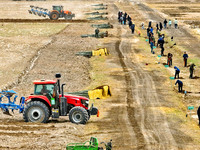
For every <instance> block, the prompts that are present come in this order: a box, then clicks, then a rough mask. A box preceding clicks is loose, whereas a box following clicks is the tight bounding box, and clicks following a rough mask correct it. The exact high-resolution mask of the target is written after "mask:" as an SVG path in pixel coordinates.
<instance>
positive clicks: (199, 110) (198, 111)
mask: <svg viewBox="0 0 200 150" xmlns="http://www.w3.org/2000/svg"><path fill="white" fill-rule="evenodd" d="M197 115H198V118H199V127H200V106H199V108H198V109H197Z"/></svg>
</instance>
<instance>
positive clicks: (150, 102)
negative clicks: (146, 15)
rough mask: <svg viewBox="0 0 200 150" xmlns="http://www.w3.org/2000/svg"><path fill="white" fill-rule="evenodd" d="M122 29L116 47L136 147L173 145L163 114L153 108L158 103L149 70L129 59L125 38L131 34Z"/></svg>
mask: <svg viewBox="0 0 200 150" xmlns="http://www.w3.org/2000/svg"><path fill="white" fill-rule="evenodd" d="M121 30H122V29H120V28H118V32H119V33H120V32H122V31H121ZM123 32H125V34H123V35H121V37H119V41H118V42H117V43H116V50H117V52H118V55H119V58H120V63H121V65H122V67H123V70H124V72H125V73H126V75H125V78H126V83H127V90H126V91H127V104H128V107H127V111H128V117H129V121H130V122H131V126H132V128H133V130H134V133H135V134H136V135H135V136H136V139H137V143H136V144H137V149H152V148H153V149H154V148H156V149H171V148H173V149H176V147H177V144H176V142H175V140H174V138H173V136H172V134H171V131H170V129H169V126H168V123H167V120H166V117H165V116H164V115H163V114H162V113H161V112H157V111H156V110H155V108H154V107H157V106H160V103H159V100H158V96H157V91H156V88H155V83H154V81H153V79H152V77H151V76H150V75H149V73H148V72H145V71H144V70H143V69H142V67H141V66H140V64H139V63H138V60H134V61H135V62H134V63H132V59H131V57H130V56H131V53H132V51H131V41H130V40H128V39H130V38H131V36H130V35H127V33H126V32H127V31H126V30H125V29H124V30H123ZM134 58H136V57H134ZM130 70H132V71H130ZM142 87H143V88H142ZM150 89H151V91H150ZM135 103H136V104H135Z"/></svg>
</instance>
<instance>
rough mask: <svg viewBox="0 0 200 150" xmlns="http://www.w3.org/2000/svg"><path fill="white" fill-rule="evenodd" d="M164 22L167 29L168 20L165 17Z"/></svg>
mask: <svg viewBox="0 0 200 150" xmlns="http://www.w3.org/2000/svg"><path fill="white" fill-rule="evenodd" d="M163 23H164V28H165V29H166V28H167V20H166V19H165V20H164V22H163Z"/></svg>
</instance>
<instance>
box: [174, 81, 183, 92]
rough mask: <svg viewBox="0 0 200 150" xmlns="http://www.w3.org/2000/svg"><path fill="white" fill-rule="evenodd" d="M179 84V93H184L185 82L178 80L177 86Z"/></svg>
mask: <svg viewBox="0 0 200 150" xmlns="http://www.w3.org/2000/svg"><path fill="white" fill-rule="evenodd" d="M177 83H178V91H179V92H182V91H183V82H182V81H180V80H177V81H176V83H175V85H176V84H177Z"/></svg>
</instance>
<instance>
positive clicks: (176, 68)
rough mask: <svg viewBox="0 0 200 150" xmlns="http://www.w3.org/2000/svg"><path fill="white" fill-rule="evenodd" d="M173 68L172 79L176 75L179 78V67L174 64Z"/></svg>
mask: <svg viewBox="0 0 200 150" xmlns="http://www.w3.org/2000/svg"><path fill="white" fill-rule="evenodd" d="M174 69H175V76H174V79H176V76H177V77H178V79H179V73H180V69H179V68H178V67H176V66H174Z"/></svg>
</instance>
